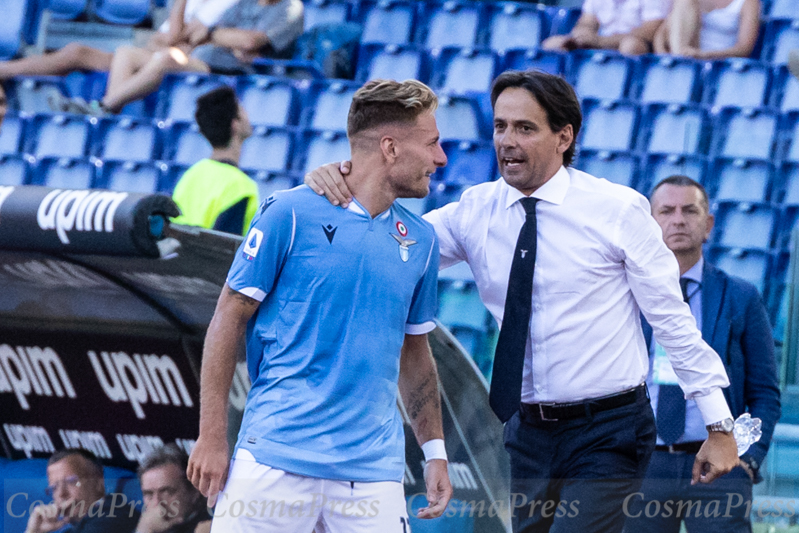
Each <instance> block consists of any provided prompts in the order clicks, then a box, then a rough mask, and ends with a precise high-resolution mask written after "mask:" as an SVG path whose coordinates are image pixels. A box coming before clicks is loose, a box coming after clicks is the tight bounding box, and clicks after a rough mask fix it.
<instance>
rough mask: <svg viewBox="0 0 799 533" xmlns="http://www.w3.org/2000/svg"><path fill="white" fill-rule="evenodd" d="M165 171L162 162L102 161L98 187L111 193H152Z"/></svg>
mask: <svg viewBox="0 0 799 533" xmlns="http://www.w3.org/2000/svg"><path fill="white" fill-rule="evenodd" d="M166 171H167V164H166V163H164V162H162V161H158V162H143V161H103V166H102V168H101V169H100V177H99V180H98V182H99V183H98V185H99V187H101V188H103V189H110V190H112V191H126V192H141V193H154V192H158V191H159V187H160V184H161V176H162V175H163V174H164V173H165V172H166Z"/></svg>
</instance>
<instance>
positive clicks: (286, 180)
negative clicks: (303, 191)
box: [244, 170, 299, 200]
mask: <svg viewBox="0 0 799 533" xmlns="http://www.w3.org/2000/svg"><path fill="white" fill-rule="evenodd" d="M244 172H246V173H247V175H248V176H250V177H251V178H252V179H253V180H255V183H256V185H258V197H259V198H260V199H261V200H264V199H266V198H269V197H270V196H272V194H273V193H275V192H276V191H285V190H286V189H291V188H293V187H296V186H297V185H299V183H298V180H297V179H296V178H294V177H292V176H291V175H289V174H285V173H282V172H269V171H267V170H245V171H244Z"/></svg>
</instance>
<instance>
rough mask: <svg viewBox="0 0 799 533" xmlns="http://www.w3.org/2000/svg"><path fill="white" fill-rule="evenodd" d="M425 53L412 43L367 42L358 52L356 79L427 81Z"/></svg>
mask: <svg viewBox="0 0 799 533" xmlns="http://www.w3.org/2000/svg"><path fill="white" fill-rule="evenodd" d="M428 71H429V66H428V60H427V54H426V53H425V52H424V51H422V50H420V49H418V48H416V47H415V46H412V45H398V44H386V45H383V44H367V45H362V46H361V49H360V51H359V52H358V73H357V75H356V78H357V79H358V81H361V82H365V81H367V80H374V79H392V80H397V81H402V80H409V79H414V80H419V81H422V82H425V81H427V76H428Z"/></svg>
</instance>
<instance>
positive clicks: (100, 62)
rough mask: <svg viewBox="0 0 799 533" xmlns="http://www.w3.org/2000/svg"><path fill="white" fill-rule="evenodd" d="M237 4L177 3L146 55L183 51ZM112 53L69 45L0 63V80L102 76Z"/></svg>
mask: <svg viewBox="0 0 799 533" xmlns="http://www.w3.org/2000/svg"><path fill="white" fill-rule="evenodd" d="M235 2H236V0H176V1H175V3H174V4H173V6H172V9H171V11H170V13H169V19H168V20H166V21H165V22H164V23H163V24H162V25H161V27H160V28H159V29H158V32H157V33H156V34H155V35H153V36H152V37H151V38H150V41H149V43H148V44H147V48H146V49H141V50H143V51H148V52H149V53H151V54H152V53H154V52H156V51H158V50H161V49H164V48H169V47H173V46H174V47H185V46H188V44H189V42H190V37H191V36H192V35H194V33H195V32H196V31H198V29H199V28H200V27H207V26H212V25H214V24H216V22H217V21H218V20H219V17H220V16H221V15H222V13H223V12H224V11H225V10H226V9H228V8H229V7H231V6H232V5H233V4H234V3H235ZM113 57H114V54H113V53H110V52H105V51H103V50H98V49H96V48H92V47H90V46H86V45H83V44H79V43H69V44H68V45H66V46H65V47H64V48H61V49H59V50H57V51H55V52H52V53H48V54H43V55H37V56H31V57H25V58H22V59H16V60H13V61H0V80H2V79H9V78H13V77H14V76H62V75H65V74H69V73H70V72H74V71H77V70H94V71H101V72H105V71H108V70H110V69H111V60H112V58H113Z"/></svg>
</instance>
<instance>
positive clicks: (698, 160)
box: [636, 154, 707, 196]
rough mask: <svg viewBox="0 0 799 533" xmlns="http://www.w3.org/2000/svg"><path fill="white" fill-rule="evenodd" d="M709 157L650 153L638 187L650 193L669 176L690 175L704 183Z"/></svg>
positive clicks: (647, 193) (646, 193)
mask: <svg viewBox="0 0 799 533" xmlns="http://www.w3.org/2000/svg"><path fill="white" fill-rule="evenodd" d="M706 170H707V159H706V158H705V157H704V156H701V155H688V154H649V155H647V156H646V158H645V160H644V167H643V172H641V174H640V176H641V179H639V182H638V185H637V186H636V189H638V191H639V192H641V193H642V194H644V195H647V196H648V195H649V192H650V191H651V190H652V188H653V187H654V186H655V185H657V184H658V183H660V182H661V181H663V180H664V179H666V178H668V177H669V176H677V175H679V176H688V177H689V178H692V179H694V180H696V181H698V182H699V183H702V184H704V182H705V174H706Z"/></svg>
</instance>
